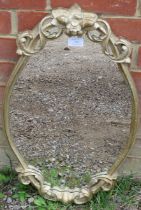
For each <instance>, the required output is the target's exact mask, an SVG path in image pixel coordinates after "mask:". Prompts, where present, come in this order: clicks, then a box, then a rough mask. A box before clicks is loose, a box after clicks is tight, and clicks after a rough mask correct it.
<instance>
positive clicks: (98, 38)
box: [87, 19, 131, 63]
mask: <svg viewBox="0 0 141 210" xmlns="http://www.w3.org/2000/svg"><path fill="white" fill-rule="evenodd" d="M87 35H88V38H89V39H90V40H91V41H93V42H100V43H101V44H102V47H103V52H104V54H105V55H107V56H108V57H110V58H111V60H113V61H115V62H116V63H130V62H131V59H130V54H131V46H130V43H129V42H128V41H126V40H124V39H116V38H114V39H113V36H114V35H113V34H112V32H111V28H110V26H109V24H108V23H107V22H106V21H104V20H101V19H98V20H97V22H96V23H95V24H94V26H93V30H92V31H88V33H87ZM112 49H115V50H116V53H115V52H113V50H112Z"/></svg>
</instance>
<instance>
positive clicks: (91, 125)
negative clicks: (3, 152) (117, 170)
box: [10, 35, 131, 187]
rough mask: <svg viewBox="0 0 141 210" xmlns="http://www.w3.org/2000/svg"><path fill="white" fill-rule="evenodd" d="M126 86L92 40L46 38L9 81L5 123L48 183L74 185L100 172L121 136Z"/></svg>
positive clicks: (125, 125)
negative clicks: (74, 42) (76, 42)
mask: <svg viewBox="0 0 141 210" xmlns="http://www.w3.org/2000/svg"><path fill="white" fill-rule="evenodd" d="M130 121H131V93H130V90H129V87H128V85H127V83H126V82H125V81H124V78H123V76H122V75H121V73H120V72H119V70H118V67H117V64H115V63H114V62H112V61H111V60H110V59H109V58H108V57H106V56H105V55H104V54H103V52H102V49H101V46H100V45H99V44H94V43H92V42H90V41H89V40H87V39H85V43H84V47H82V48H74V47H68V46H67V37H66V36H65V35H63V36H62V37H61V38H59V39H57V40H54V41H48V42H47V44H46V47H45V48H44V50H42V51H41V52H40V53H38V54H37V55H34V56H33V57H32V58H31V59H30V61H29V62H28V64H27V66H26V68H25V69H24V70H23V71H22V73H21V75H20V77H19V79H18V80H17V82H16V85H15V87H14V90H13V92H12V96H11V100H10V130H11V134H12V137H13V139H14V142H15V144H16V146H17V148H18V149H19V151H20V152H21V154H22V155H23V156H24V157H25V159H26V160H27V161H29V163H30V164H32V165H35V166H38V168H39V169H41V171H42V172H43V174H44V176H45V178H46V179H47V180H48V181H50V182H51V183H52V184H53V185H68V186H69V187H74V186H76V185H77V186H81V185H84V184H86V183H88V182H89V181H90V178H91V176H92V175H95V174H96V173H99V172H103V171H107V170H108V169H109V168H110V167H111V166H112V164H113V163H114V162H115V160H116V158H117V156H118V155H119V154H120V151H121V149H122V148H123V147H124V145H125V144H126V143H127V140H128V136H129V128H130Z"/></svg>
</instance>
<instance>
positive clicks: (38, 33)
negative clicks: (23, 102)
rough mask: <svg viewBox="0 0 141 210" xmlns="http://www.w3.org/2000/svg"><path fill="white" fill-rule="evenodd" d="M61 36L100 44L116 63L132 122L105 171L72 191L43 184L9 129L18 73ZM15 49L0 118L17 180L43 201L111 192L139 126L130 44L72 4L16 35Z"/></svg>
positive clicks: (82, 198) (81, 200)
mask: <svg viewBox="0 0 141 210" xmlns="http://www.w3.org/2000/svg"><path fill="white" fill-rule="evenodd" d="M63 33H65V34H67V35H68V36H87V37H88V38H89V39H90V40H91V41H92V42H98V43H99V44H101V46H102V49H103V53H104V54H105V55H107V56H108V57H110V59H111V60H113V61H114V62H116V63H117V65H118V67H119V70H120V72H121V73H122V75H123V77H124V79H125V80H126V81H127V83H128V85H129V88H130V90H131V94H132V119H131V127H130V135H129V139H128V142H127V144H126V147H125V148H124V149H123V151H121V153H120V155H119V157H117V160H116V161H115V163H114V164H113V166H112V167H111V169H110V170H109V171H108V172H103V173H100V174H96V175H95V176H93V177H92V180H91V182H90V183H88V185H87V186H85V187H82V188H74V189H69V188H67V187H64V188H62V187H58V186H57V187H52V186H51V185H50V183H47V182H45V181H44V177H43V176H42V174H41V172H40V171H39V170H38V169H37V168H36V167H34V166H31V165H29V164H28V163H27V162H26V161H25V160H24V158H23V157H22V155H21V154H20V152H19V151H18V150H17V148H16V145H15V144H14V141H13V140H12V136H11V133H10V128H9V103H10V96H11V93H12V90H13V87H14V85H15V82H16V81H17V79H18V76H19V74H20V73H21V71H22V70H23V69H24V67H25V65H26V64H27V62H28V60H29V58H30V57H31V56H32V55H33V54H35V53H38V52H39V51H40V50H42V49H43V48H44V46H45V44H46V42H47V41H48V39H56V38H58V37H59V36H61V35H62V34H63ZM17 47H18V49H17V53H18V54H19V55H20V58H19V60H18V62H17V64H16V65H15V67H14V70H13V72H12V74H11V76H10V78H9V81H8V83H7V85H6V90H5V97H4V106H3V107H4V110H3V119H4V131H5V135H6V137H7V139H8V141H9V144H10V147H11V148H12V150H13V152H14V154H15V156H16V158H17V160H18V162H19V167H17V168H16V171H17V172H18V176H19V179H20V181H21V182H22V183H23V184H25V185H28V184H30V183H31V184H32V185H34V186H35V188H37V190H38V192H39V193H40V194H41V195H42V196H43V197H44V198H46V199H48V200H53V201H61V202H64V203H70V202H73V203H75V204H83V203H86V202H87V201H89V200H90V199H91V198H92V196H93V195H94V194H96V193H97V192H98V191H99V190H104V191H108V190H110V189H111V188H112V187H113V185H114V182H115V180H116V179H117V172H118V168H119V167H120V166H121V164H122V163H123V161H124V160H125V158H126V157H127V154H128V152H129V150H130V149H131V147H132V146H133V144H134V142H135V138H136V131H137V126H138V97H137V92H136V88H135V85H134V82H133V79H132V77H131V75H130V72H129V65H130V55H131V44H130V43H129V42H128V41H126V40H125V39H120V38H118V37H116V36H115V35H114V34H113V33H112V31H111V28H110V26H109V24H108V23H107V22H106V21H105V20H102V19H100V18H99V17H98V16H97V15H96V14H94V13H88V12H83V11H82V10H81V8H80V7H79V6H78V5H74V6H73V7H71V8H70V9H64V8H58V9H55V10H53V11H52V13H51V15H49V16H46V17H45V18H43V20H42V21H41V22H40V23H39V24H38V25H37V26H36V27H35V28H34V29H33V30H31V31H25V32H23V33H20V34H18V37H17Z"/></svg>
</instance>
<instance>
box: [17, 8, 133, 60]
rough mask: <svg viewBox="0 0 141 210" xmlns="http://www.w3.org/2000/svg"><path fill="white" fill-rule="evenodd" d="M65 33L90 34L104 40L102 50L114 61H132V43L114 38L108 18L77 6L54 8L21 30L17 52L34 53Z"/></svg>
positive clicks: (100, 40)
mask: <svg viewBox="0 0 141 210" xmlns="http://www.w3.org/2000/svg"><path fill="white" fill-rule="evenodd" d="M63 32H64V33H66V34H67V35H69V36H82V35H83V34H87V36H88V38H89V39H90V40H91V41H94V42H99V43H101V45H102V47H103V52H104V53H105V54H106V55H107V56H109V57H110V59H112V60H113V61H114V62H117V63H130V54H131V46H130V44H129V42H127V41H126V40H124V39H117V38H115V36H114V35H113V34H112V32H111V28H110V26H109V24H108V23H107V22H106V21H104V20H102V19H98V16H97V15H96V14H94V13H88V12H83V11H82V10H81V8H80V7H79V6H78V5H74V6H73V7H71V8H70V9H63V8H58V9H55V10H53V11H52V15H51V16H46V17H45V18H43V20H42V21H41V22H40V23H39V25H38V27H36V28H35V29H34V30H33V31H26V32H24V33H20V34H19V35H18V39H17V45H18V50H17V53H18V54H19V55H26V56H31V55H32V54H35V53H37V52H39V51H40V50H42V49H43V48H44V46H45V43H46V40H47V39H56V38H58V37H59V36H60V35H61V34H62V33H63ZM95 32H96V33H95ZM115 40H116V41H115Z"/></svg>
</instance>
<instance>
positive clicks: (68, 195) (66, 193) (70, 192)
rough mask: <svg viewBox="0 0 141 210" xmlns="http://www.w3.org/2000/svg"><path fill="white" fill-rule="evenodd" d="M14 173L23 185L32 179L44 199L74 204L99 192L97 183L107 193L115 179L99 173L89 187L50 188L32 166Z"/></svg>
mask: <svg viewBox="0 0 141 210" xmlns="http://www.w3.org/2000/svg"><path fill="white" fill-rule="evenodd" d="M16 171H17V172H18V177H19V179H20V181H21V182H22V183H23V184H25V185H28V184H30V183H32V180H31V179H32V178H34V179H35V181H34V182H33V184H34V185H35V186H36V187H37V189H38V190H39V192H40V194H41V195H42V196H43V197H44V198H46V199H48V200H52V201H61V202H63V203H72V202H73V203H75V204H84V203H86V202H88V201H89V200H90V199H91V198H92V196H93V195H94V194H95V193H96V192H97V191H98V190H99V189H98V188H99V187H98V186H97V183H98V182H99V181H103V182H104V184H103V185H102V186H101V188H102V189H103V190H104V191H109V190H110V189H111V188H112V187H113V184H114V181H115V180H116V179H117V175H113V176H110V175H108V174H107V172H105V173H99V174H96V175H95V176H94V177H93V178H92V181H91V183H90V185H89V186H84V187H82V188H74V189H70V188H68V187H52V186H51V185H50V183H47V182H45V181H44V178H43V176H42V174H41V171H40V170H38V169H37V168H35V167H34V166H31V165H29V166H28V167H27V168H22V167H19V168H17V169H16Z"/></svg>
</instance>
